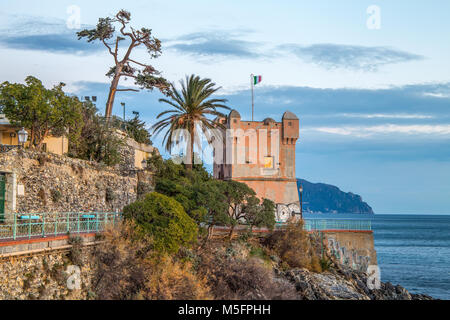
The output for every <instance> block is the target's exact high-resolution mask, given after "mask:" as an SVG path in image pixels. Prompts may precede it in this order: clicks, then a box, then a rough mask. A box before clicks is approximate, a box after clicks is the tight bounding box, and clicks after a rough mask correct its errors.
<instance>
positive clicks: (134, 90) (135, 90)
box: [116, 89, 139, 92]
mask: <svg viewBox="0 0 450 320" xmlns="http://www.w3.org/2000/svg"><path fill="white" fill-rule="evenodd" d="M116 91H133V92H139V90H137V89H117V90H116Z"/></svg>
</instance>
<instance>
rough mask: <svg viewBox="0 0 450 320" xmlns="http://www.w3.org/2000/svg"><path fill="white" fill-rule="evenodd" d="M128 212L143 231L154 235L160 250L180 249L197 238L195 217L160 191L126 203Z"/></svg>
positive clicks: (126, 211)
mask: <svg viewBox="0 0 450 320" xmlns="http://www.w3.org/2000/svg"><path fill="white" fill-rule="evenodd" d="M124 215H125V218H126V219H131V220H133V221H134V222H135V223H136V225H137V226H138V227H139V229H140V230H141V231H142V232H144V233H146V234H148V235H149V236H151V237H153V239H154V247H155V249H156V250H157V251H165V252H168V253H176V252H178V250H179V249H180V246H185V247H187V246H190V245H192V244H194V243H195V242H196V241H197V233H198V228H197V225H196V224H195V221H194V220H192V219H191V218H190V217H189V216H188V215H187V214H186V212H185V211H184V209H183V207H182V206H181V205H180V204H179V203H178V202H177V201H176V200H175V199H172V198H169V197H167V196H165V195H162V194H159V193H157V192H154V193H150V194H148V195H147V196H146V197H145V198H144V199H143V200H140V201H136V202H135V203H133V204H131V205H129V206H127V207H125V209H124Z"/></svg>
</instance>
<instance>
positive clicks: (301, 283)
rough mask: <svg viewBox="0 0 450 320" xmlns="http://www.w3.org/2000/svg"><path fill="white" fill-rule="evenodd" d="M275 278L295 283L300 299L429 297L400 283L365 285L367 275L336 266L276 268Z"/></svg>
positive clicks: (412, 298) (407, 298)
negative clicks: (312, 269) (325, 268)
mask: <svg viewBox="0 0 450 320" xmlns="http://www.w3.org/2000/svg"><path fill="white" fill-rule="evenodd" d="M275 274H276V276H277V277H280V278H282V279H286V280H288V281H290V282H291V283H293V284H294V285H295V288H296V290H297V292H298V294H299V295H300V299H303V300H433V298H432V297H430V296H427V295H423V294H411V293H409V292H408V290H406V289H405V288H403V287H402V286H400V285H397V286H394V285H392V284H391V283H389V282H388V283H381V285H380V289H375V290H371V289H370V288H369V287H368V286H367V283H368V281H367V278H368V275H367V274H365V273H362V272H358V271H354V270H351V269H349V268H346V267H343V266H337V267H336V268H332V269H330V270H329V271H326V272H323V273H313V272H310V271H308V270H307V269H292V270H288V271H280V270H278V269H275Z"/></svg>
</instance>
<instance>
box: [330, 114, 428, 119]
mask: <svg viewBox="0 0 450 320" xmlns="http://www.w3.org/2000/svg"><path fill="white" fill-rule="evenodd" d="M338 116H343V117H347V118H362V119H433V118H435V117H433V116H430V115H425V114H383V113H367V114H364V113H343V114H340V115H338Z"/></svg>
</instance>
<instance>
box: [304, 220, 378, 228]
mask: <svg viewBox="0 0 450 320" xmlns="http://www.w3.org/2000/svg"><path fill="white" fill-rule="evenodd" d="M304 221H305V229H306V230H307V231H325V230H344V231H371V230H372V221H371V220H356V219H305V220H304Z"/></svg>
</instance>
